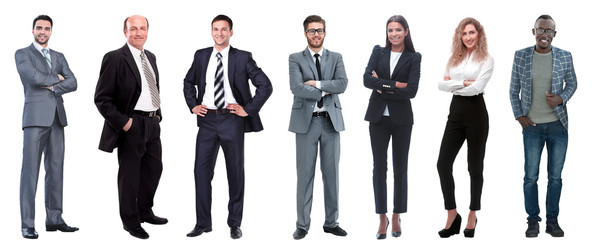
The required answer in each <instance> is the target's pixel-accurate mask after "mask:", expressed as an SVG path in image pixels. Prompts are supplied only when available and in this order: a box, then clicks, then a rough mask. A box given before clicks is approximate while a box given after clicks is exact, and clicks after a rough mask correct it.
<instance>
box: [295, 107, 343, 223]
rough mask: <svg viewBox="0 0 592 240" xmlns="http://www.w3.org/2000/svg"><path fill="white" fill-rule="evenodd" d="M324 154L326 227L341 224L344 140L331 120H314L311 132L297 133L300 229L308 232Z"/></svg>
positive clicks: (316, 118) (297, 201) (318, 118)
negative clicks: (341, 144)
mask: <svg viewBox="0 0 592 240" xmlns="http://www.w3.org/2000/svg"><path fill="white" fill-rule="evenodd" d="M319 146H320V151H321V172H322V174H323V187H324V194H325V197H324V198H325V223H324V224H323V226H325V227H335V226H337V225H338V223H337V218H338V217H339V205H338V203H339V202H338V195H339V153H340V137H339V132H337V131H335V128H334V127H333V124H332V123H331V120H330V119H329V118H322V117H313V118H312V120H311V123H310V127H309V129H308V132H307V133H303V134H301V133H296V170H297V175H298V181H297V190H296V198H297V200H296V204H297V208H296V209H297V211H298V212H297V216H298V221H297V222H296V227H297V228H301V229H304V230H306V231H308V229H309V228H310V212H311V208H312V195H313V185H314V177H315V166H316V162H317V150H318V148H319Z"/></svg>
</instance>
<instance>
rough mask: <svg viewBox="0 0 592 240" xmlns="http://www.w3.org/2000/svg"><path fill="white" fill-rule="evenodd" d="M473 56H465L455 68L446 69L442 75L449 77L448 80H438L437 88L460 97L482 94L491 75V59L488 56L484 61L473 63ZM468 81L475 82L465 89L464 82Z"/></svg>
mask: <svg viewBox="0 0 592 240" xmlns="http://www.w3.org/2000/svg"><path fill="white" fill-rule="evenodd" d="M467 55H468V54H467ZM474 55H475V54H471V55H470V56H467V58H466V59H465V60H463V61H462V62H461V63H460V64H458V65H457V66H454V67H451V68H450V69H447V70H446V71H445V73H444V74H445V75H446V76H450V80H448V81H445V80H440V81H439V82H438V88H439V89H440V90H442V91H445V92H452V93H453V94H454V95H460V96H475V95H478V94H480V93H482V92H483V90H484V89H485V86H486V85H487V82H489V79H490V78H491V75H492V74H493V57H491V55H489V56H487V59H486V60H485V61H482V62H475V61H473V56H474ZM470 79H473V80H475V82H473V83H472V84H471V85H469V86H467V87H465V85H464V80H470Z"/></svg>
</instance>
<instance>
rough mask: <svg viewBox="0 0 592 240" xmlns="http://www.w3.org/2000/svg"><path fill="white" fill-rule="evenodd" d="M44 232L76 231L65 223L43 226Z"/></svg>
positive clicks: (75, 228) (76, 229)
mask: <svg viewBox="0 0 592 240" xmlns="http://www.w3.org/2000/svg"><path fill="white" fill-rule="evenodd" d="M45 230H46V231H48V232H55V231H58V230H59V231H60V232H76V231H78V228H77V227H70V226H68V224H66V223H62V224H58V225H45Z"/></svg>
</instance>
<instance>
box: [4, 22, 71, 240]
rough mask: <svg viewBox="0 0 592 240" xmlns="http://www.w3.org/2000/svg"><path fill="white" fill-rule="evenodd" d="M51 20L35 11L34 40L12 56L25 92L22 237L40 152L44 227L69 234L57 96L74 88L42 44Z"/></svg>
mask: <svg viewBox="0 0 592 240" xmlns="http://www.w3.org/2000/svg"><path fill="white" fill-rule="evenodd" d="M52 29H53V20H52V19H51V18H50V17H49V16H47V15H39V16H38V17H36V18H35V19H34V20H33V37H34V38H35V41H34V42H33V43H32V44H31V45H29V46H28V47H26V48H23V49H19V50H18V51H16V54H15V61H16V68H17V70H18V73H19V75H20V77H21V82H22V83H23V88H24V90H25V107H24V109H23V126H22V127H23V167H22V171H21V186H20V201H21V230H22V235H23V237H24V238H31V239H35V238H37V237H39V235H38V234H37V232H36V231H35V193H36V191H37V179H38V177H39V164H40V163H41V155H44V156H45V163H44V164H45V211H46V213H47V216H46V220H45V225H46V230H47V231H57V230H59V231H62V232H74V231H77V230H78V228H76V227H70V226H68V225H67V224H66V223H65V222H64V219H62V196H63V191H62V190H63V177H64V174H63V172H64V127H65V126H66V125H68V121H67V120H66V110H65V109H64V99H63V98H62V95H63V94H66V93H69V92H73V91H76V88H77V86H78V85H77V83H76V77H74V74H73V73H72V71H70V67H68V62H67V61H66V58H65V57H64V54H62V53H60V52H58V51H55V50H53V49H49V48H48V47H47V45H48V42H49V38H50V37H51V32H52Z"/></svg>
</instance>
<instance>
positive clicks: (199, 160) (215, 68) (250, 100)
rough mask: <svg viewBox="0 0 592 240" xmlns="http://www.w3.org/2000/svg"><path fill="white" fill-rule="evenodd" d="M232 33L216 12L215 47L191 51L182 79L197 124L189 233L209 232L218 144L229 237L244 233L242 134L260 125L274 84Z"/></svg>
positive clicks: (230, 25) (213, 36)
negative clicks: (193, 207)
mask: <svg viewBox="0 0 592 240" xmlns="http://www.w3.org/2000/svg"><path fill="white" fill-rule="evenodd" d="M232 34H233V31H232V20H231V19H230V18H229V17H228V16H225V15H218V16H216V17H215V18H214V20H212V38H213V39H214V47H209V48H204V49H200V50H197V51H196V52H195V55H194V59H193V64H192V65H191V68H190V69H189V71H188V72H187V75H186V76H185V80H184V88H183V92H184V93H185V100H186V101H187V106H188V107H189V110H190V111H191V113H193V114H195V115H197V126H198V127H199V132H198V133H197V140H196V149H195V169H194V174H195V194H196V215H197V216H196V217H197V223H196V225H195V228H194V229H193V230H192V231H191V232H190V233H188V234H187V236H188V237H195V236H199V235H201V234H202V233H204V232H210V231H212V217H211V206H212V185H211V182H212V179H213V177H214V166H215V163H216V157H217V156H218V149H219V148H220V147H222V151H224V157H225V159H226V172H227V175H228V190H229V195H230V200H229V202H228V212H229V213H228V221H227V223H228V226H229V227H230V236H231V237H232V238H233V239H238V238H240V237H241V236H242V231H241V229H240V226H241V221H242V215H243V199H244V178H245V176H244V133H245V132H258V131H261V130H263V125H262V123H261V119H260V118H259V110H261V107H262V106H263V104H264V103H265V101H267V99H268V98H269V96H270V95H271V92H272V86H271V82H270V81H269V78H267V76H266V75H265V73H263V71H262V70H261V69H260V68H259V67H257V64H256V63H255V60H253V58H252V56H251V53H250V52H246V51H241V50H238V49H236V48H233V47H231V46H230V37H232ZM214 49H215V51H214ZM249 79H250V80H251V83H252V84H253V85H254V86H255V87H256V90H255V96H251V90H250V88H249V81H248V80H249ZM196 87H197V89H196Z"/></svg>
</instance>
